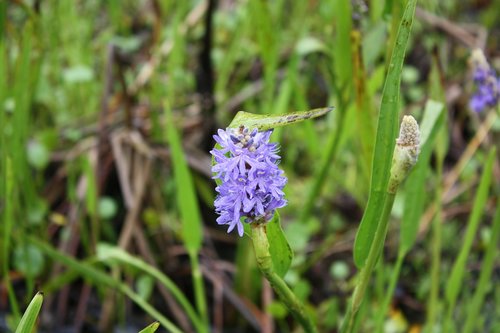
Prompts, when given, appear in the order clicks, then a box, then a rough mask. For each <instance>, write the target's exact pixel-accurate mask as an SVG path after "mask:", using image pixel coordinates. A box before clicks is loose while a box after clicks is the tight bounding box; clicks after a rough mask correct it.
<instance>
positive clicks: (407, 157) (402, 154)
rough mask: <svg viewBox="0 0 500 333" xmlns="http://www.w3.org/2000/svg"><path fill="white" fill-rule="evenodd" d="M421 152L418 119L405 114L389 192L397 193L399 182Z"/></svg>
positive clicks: (395, 152) (394, 155)
mask: <svg viewBox="0 0 500 333" xmlns="http://www.w3.org/2000/svg"><path fill="white" fill-rule="evenodd" d="M419 153H420V130H419V128H418V124H417V121H416V120H415V118H413V117H412V116H404V117H403V121H402V122H401V128H400V130H399V137H398V138H397V140H396V147H395V148H394V154H393V157H392V167H391V178H390V180H389V187H388V192H389V193H393V194H394V193H396V191H397V188H398V186H399V184H401V183H402V182H403V180H404V179H405V178H406V177H407V176H408V174H409V173H410V170H411V169H412V168H413V166H414V165H415V164H416V163H417V159H418V154H419Z"/></svg>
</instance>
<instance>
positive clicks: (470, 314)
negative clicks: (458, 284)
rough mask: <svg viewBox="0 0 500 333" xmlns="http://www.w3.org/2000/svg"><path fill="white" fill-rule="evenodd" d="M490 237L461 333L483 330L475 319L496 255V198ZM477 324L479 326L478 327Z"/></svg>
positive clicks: (499, 215) (499, 222)
mask: <svg viewBox="0 0 500 333" xmlns="http://www.w3.org/2000/svg"><path fill="white" fill-rule="evenodd" d="M492 229H493V230H492V232H491V238H490V241H489V243H488V246H487V248H486V254H485V255H484V259H483V263H482V265H481V274H480V275H479V282H478V284H477V287H476V291H475V292H474V296H473V298H472V301H471V302H470V304H469V307H468V311H467V320H466V321H465V327H464V330H463V331H462V332H463V333H471V332H473V331H474V330H477V331H476V332H484V330H483V329H482V327H481V326H479V324H480V321H478V320H477V318H478V315H479V312H480V310H481V307H482V305H483V303H484V298H485V296H486V294H487V291H488V285H489V284H490V283H491V282H490V281H491V274H492V272H493V269H494V266H495V256H497V257H498V241H499V239H500V205H499V203H498V200H497V210H496V213H495V217H494V218H493V225H492ZM478 326H479V327H478Z"/></svg>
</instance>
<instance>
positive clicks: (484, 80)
mask: <svg viewBox="0 0 500 333" xmlns="http://www.w3.org/2000/svg"><path fill="white" fill-rule="evenodd" d="M471 63H472V67H473V71H474V72H473V80H474V83H475V86H476V91H475V93H474V94H473V95H472V97H471V99H470V102H469V106H470V108H471V109H472V110H473V111H475V112H481V111H483V110H484V109H486V108H490V107H495V106H496V105H498V102H499V100H500V77H497V75H496V73H495V70H494V69H492V68H490V65H489V64H488V62H487V61H486V58H485V57H484V54H483V52H482V51H481V50H474V52H473V53H472V56H471Z"/></svg>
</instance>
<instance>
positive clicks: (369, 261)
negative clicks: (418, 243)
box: [340, 191, 396, 333]
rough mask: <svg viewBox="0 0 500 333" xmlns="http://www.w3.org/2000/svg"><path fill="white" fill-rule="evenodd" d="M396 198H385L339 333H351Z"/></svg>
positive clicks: (381, 246)
mask: <svg viewBox="0 0 500 333" xmlns="http://www.w3.org/2000/svg"><path fill="white" fill-rule="evenodd" d="M395 197H396V193H395V191H394V192H392V191H391V192H389V193H388V194H387V198H386V200H385V203H384V208H383V210H382V215H381V216H380V220H379V223H378V226H377V230H376V232H375V238H374V239H373V243H372V245H371V247H370V252H369V253H368V257H367V258H366V262H365V265H364V266H363V268H362V269H361V273H360V274H359V281H358V283H357V285H356V288H355V289H354V293H353V295H352V300H351V305H350V308H349V309H348V311H347V314H346V318H345V319H344V323H343V324H342V327H341V329H340V332H341V333H347V332H349V333H350V332H352V330H353V328H354V319H355V317H356V313H357V312H358V310H359V307H360V306H361V302H362V301H363V298H364V296H365V293H366V288H367V287H368V283H369V282H370V277H371V274H372V272H373V268H374V267H375V264H376V263H377V259H378V257H379V255H380V252H381V251H382V248H383V247H384V242H385V236H386V235H387V228H388V226H389V215H390V214H391V211H392V205H393V204H394V198H395Z"/></svg>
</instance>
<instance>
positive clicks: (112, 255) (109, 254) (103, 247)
mask: <svg viewBox="0 0 500 333" xmlns="http://www.w3.org/2000/svg"><path fill="white" fill-rule="evenodd" d="M97 256H98V258H99V259H100V260H103V261H104V262H105V263H108V264H109V263H110V262H111V261H113V260H116V261H118V262H120V263H123V264H126V265H129V266H132V267H134V268H136V269H138V270H140V271H142V272H144V273H147V274H148V275H150V276H151V277H153V278H154V279H155V280H156V281H158V282H159V283H161V284H162V285H163V286H164V287H165V288H166V289H167V290H168V291H169V292H170V293H171V294H172V296H173V297H174V298H175V299H176V300H177V302H179V304H180V305H181V307H182V309H183V310H184V312H185V313H186V314H187V316H188V317H189V319H190V320H191V321H192V322H193V325H194V327H195V328H196V329H197V331H198V332H205V330H204V327H203V322H202V320H201V319H200V317H199V316H198V314H197V313H196V311H195V310H194V308H193V307H192V306H191V303H189V300H188V299H187V297H186V296H185V295H184V294H183V293H182V290H181V289H179V287H177V285H176V284H175V283H174V282H173V281H172V280H171V279H170V278H169V277H168V276H167V275H165V274H163V273H162V272H161V271H159V270H158V269H157V268H156V267H154V266H151V265H149V264H148V263H146V262H145V261H143V260H142V259H140V258H137V257H134V256H132V255H130V254H129V253H127V252H126V251H124V250H123V249H121V248H119V247H117V246H114V245H109V244H105V243H100V244H98V246H97Z"/></svg>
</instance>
